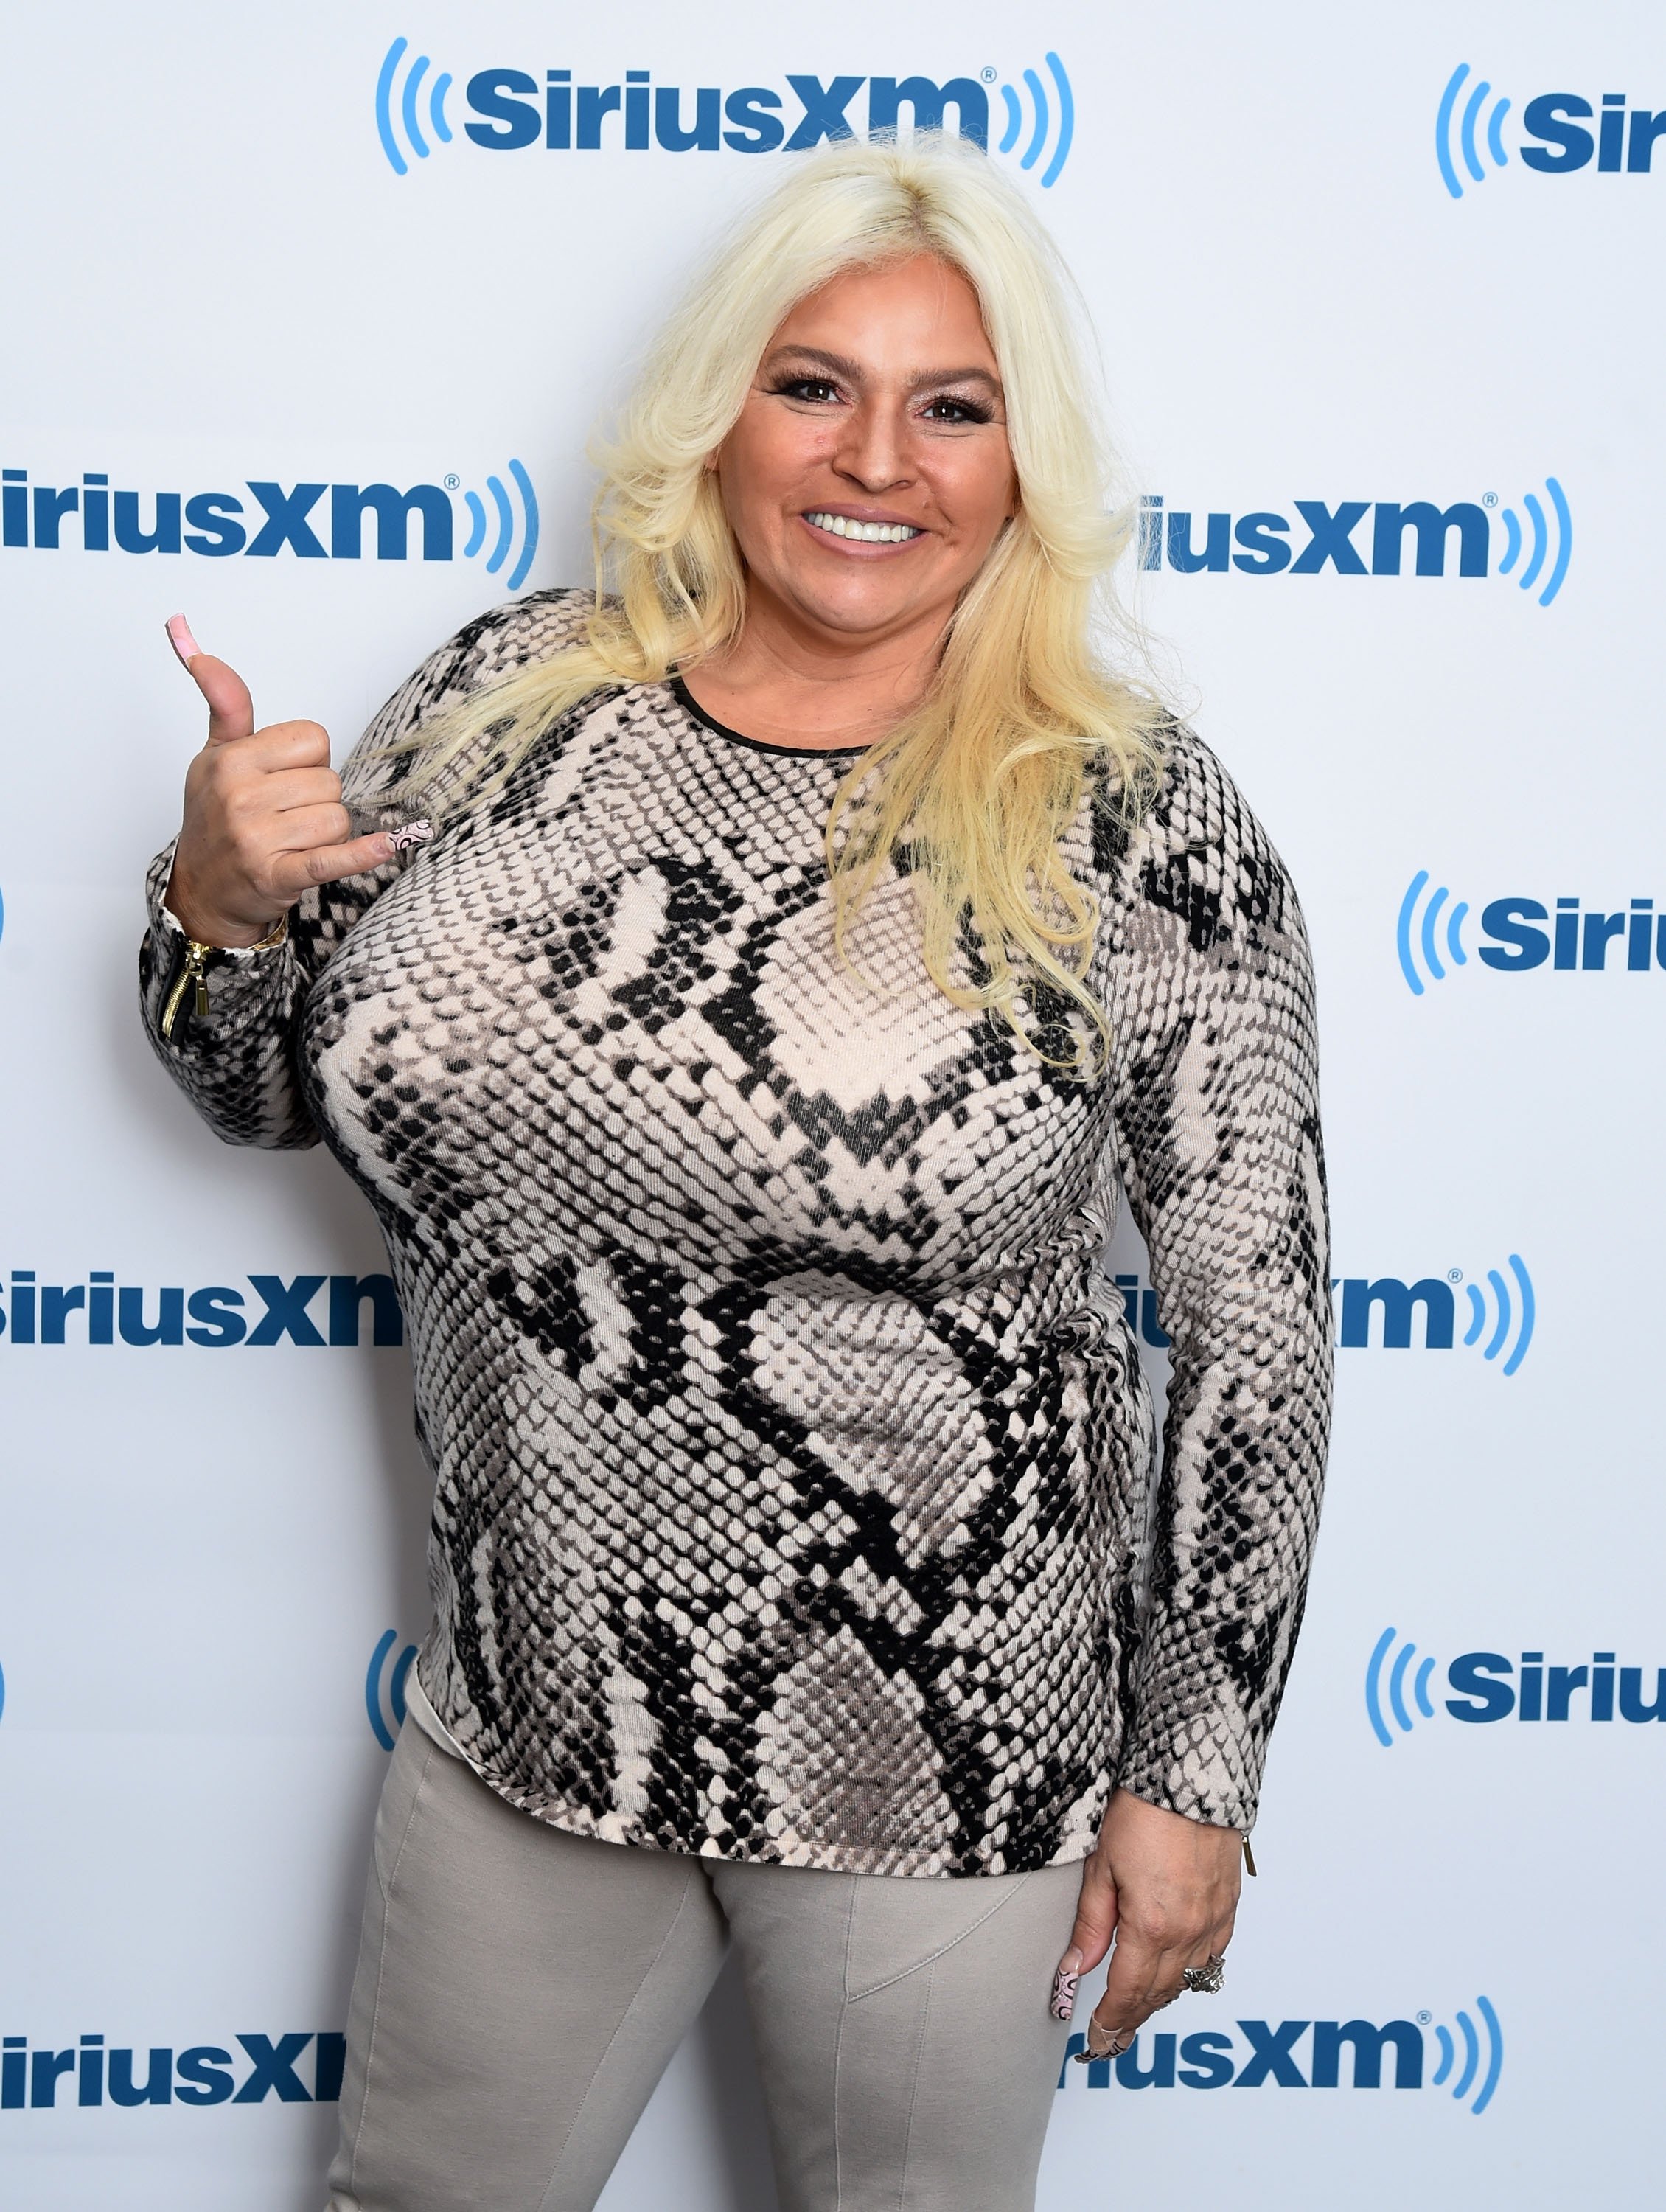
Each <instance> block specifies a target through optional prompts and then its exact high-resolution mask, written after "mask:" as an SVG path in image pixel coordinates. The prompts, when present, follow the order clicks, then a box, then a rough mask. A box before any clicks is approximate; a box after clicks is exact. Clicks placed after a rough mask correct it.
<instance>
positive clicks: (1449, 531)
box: [1140, 477, 1573, 607]
mask: <svg viewBox="0 0 1666 2212" xmlns="http://www.w3.org/2000/svg"><path fill="white" fill-rule="evenodd" d="M1545 491H1546V494H1547V495H1548V499H1549V501H1550V513H1548V515H1547V513H1546V512H1545V507H1544V502H1543V501H1542V500H1541V499H1540V497H1539V495H1538V494H1537V493H1536V492H1529V493H1527V494H1526V495H1525V496H1524V499H1523V501H1522V512H1523V513H1524V514H1525V516H1526V518H1527V524H1526V527H1525V529H1524V527H1523V525H1522V520H1521V517H1520V516H1518V514H1517V513H1516V510H1515V509H1514V507H1500V506H1499V499H1498V494H1497V493H1496V492H1490V491H1489V492H1487V493H1486V494H1485V495H1484V496H1483V497H1482V498H1481V500H1480V501H1475V500H1469V499H1460V500H1455V501H1453V502H1452V504H1451V506H1450V507H1437V506H1436V505H1435V503H1434V501H1433V500H1427V499H1416V500H1413V501H1410V502H1409V504H1407V505H1403V506H1402V504H1401V502H1400V501H1398V500H1392V499H1378V500H1369V499H1344V500H1339V501H1337V502H1336V506H1335V507H1328V506H1327V505H1326V504H1325V502H1324V501H1323V500H1318V499H1299V500H1296V501H1293V502H1292V503H1293V506H1294V507H1295V511H1296V514H1297V516H1298V518H1299V523H1297V522H1292V520H1290V517H1289V516H1288V515H1287V514H1282V513H1273V512H1272V511H1271V510H1270V509H1269V510H1266V511H1263V510H1261V509H1257V510H1256V511H1255V512H1254V513H1249V514H1240V515H1239V516H1238V517H1237V518H1236V519H1235V520H1234V518H1233V515H1232V514H1231V513H1222V512H1221V511H1219V510H1217V511H1215V513H1209V514H1206V515H1204V516H1203V544H1201V545H1200V544H1198V543H1197V542H1196V528H1195V518H1194V516H1193V515H1192V514H1190V513H1188V512H1187V511H1186V510H1185V509H1184V508H1182V507H1173V508H1168V509H1167V510H1165V506H1164V501H1163V499H1162V496H1161V495H1160V494H1157V493H1149V494H1148V495H1147V496H1146V497H1145V498H1144V499H1142V501H1141V502H1140V566H1141V568H1169V569H1172V570H1173V571H1174V572H1175V573H1176V574H1178V575H1182V576H1195V575H1204V574H1208V575H1217V576H1225V575H1230V574H1239V575H1244V576H1281V575H1284V574H1290V575H1292V576H1318V575H1321V574H1323V573H1324V570H1325V569H1327V568H1330V569H1333V570H1334V571H1335V572H1336V574H1337V575H1339V576H1398V575H1401V574H1404V573H1405V568H1406V561H1407V556H1408V552H1409V554H1410V557H1411V572H1412V574H1414V575H1418V576H1445V575H1446V574H1448V573H1452V574H1457V575H1459V576H1486V575H1489V574H1496V575H1499V576H1508V577H1510V578H1512V580H1513V581H1514V583H1515V584H1516V586H1517V587H1518V589H1519V590H1521V591H1524V592H1529V591H1531V590H1532V588H1533V586H1535V585H1536V584H1540V582H1541V579H1542V585H1541V588H1540V591H1539V605H1541V606H1542V607H1548V605H1550V603H1551V601H1552V600H1553V599H1554V598H1555V596H1556V594H1557V592H1560V590H1561V588H1562V584H1563V580H1565V578H1566V575H1567V567H1568V562H1569V561H1570V559H1571V558H1572V552H1573V517H1572V512H1571V510H1570V509H1569V507H1568V503H1567V495H1566V493H1565V492H1564V491H1563V489H1562V487H1561V485H1560V483H1558V482H1557V481H1556V479H1555V477H1546V478H1545ZM1367 515H1370V517H1371V518H1372V520H1371V527H1370V532H1369V536H1368V541H1366V542H1361V541H1360V540H1357V539H1356V536H1355V533H1356V532H1358V531H1359V530H1360V526H1361V525H1362V524H1363V523H1364V521H1365V519H1366V516H1367ZM1495 525H1496V526H1497V527H1496V529H1495V528H1494V526H1495ZM1298 526H1299V527H1300V528H1301V529H1302V530H1304V531H1305V532H1306V538H1304V539H1302V540H1301V541H1300V542H1299V543H1298V542H1297V539H1296V537H1295V534H1294V533H1295V532H1296V530H1297V528H1298ZM1408 534H1409V536H1410V539H1411V544H1410V546H1409V547H1408V544H1407V537H1408ZM1495 538H1497V539H1501V541H1502V550H1501V552H1500V553H1499V558H1498V559H1497V561H1496V562H1495V561H1494V560H1493V550H1494V540H1495ZM1454 540H1456V545H1457V566H1456V568H1455V569H1454V570H1452V571H1451V572H1449V570H1448V568H1447V560H1448V556H1449V554H1450V553H1451V550H1452V546H1453V542H1454ZM1234 546H1236V547H1237V548H1238V550H1237V551H1236V552H1234V551H1233V547H1234ZM1524 549H1525V557H1524ZM1367 553H1368V554H1369V559H1367V557H1366V556H1367ZM1547 562H1548V564H1549V567H1548V573H1547V570H1546V563H1547Z"/></svg>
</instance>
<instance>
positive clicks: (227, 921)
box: [165, 653, 394, 945]
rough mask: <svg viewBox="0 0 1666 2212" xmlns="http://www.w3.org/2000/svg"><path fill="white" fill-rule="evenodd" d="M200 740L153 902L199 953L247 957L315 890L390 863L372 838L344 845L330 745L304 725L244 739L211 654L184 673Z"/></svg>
mask: <svg viewBox="0 0 1666 2212" xmlns="http://www.w3.org/2000/svg"><path fill="white" fill-rule="evenodd" d="M185 665H186V666H187V668H188V669H189V670H190V671H191V681H192V682H193V683H194V684H196V686H197V690H199V691H200V692H201V693H202V695H203V698H204V699H206V700H207V702H208V705H209V738H208V743H207V744H205V745H204V746H203V750H202V751H201V752H200V753H198V754H197V757H196V758H195V760H193V761H192V763H191V766H190V768H189V769H187V770H186V772H185V823H184V826H183V828H182V829H181V830H180V832H179V844H178V845H177V846H176V848H174V855H173V875H172V876H171V878H169V881H168V888H167V898H166V901H165V903H166V904H167V908H168V909H169V911H170V912H171V913H172V914H173V915H174V917H175V919H176V920H177V921H179V924H180V926H181V927H182V928H183V929H184V930H185V933H186V935H187V936H188V937H194V938H195V939H197V941H198V943H199V944H203V945H253V944H256V943H257V942H258V940H259V939H261V938H263V937H264V936H265V935H266V934H267V933H268V932H269V931H270V929H271V928H272V927H273V926H274V924H275V923H276V921H277V920H278V918H279V916H280V915H282V914H283V913H285V912H286V911H287V910H288V908H290V907H292V906H293V905H294V902H295V901H296V900H297V899H298V898H299V897H300V895H301V893H302V892H303V891H304V890H310V889H311V888H312V885H313V884H328V883H334V882H335V881H336V878H338V877H341V876H356V875H361V874H362V873H363V872H365V871H366V870H367V869H368V868H374V867H378V866H380V865H381V863H382V862H383V861H384V860H391V858H392V856H393V852H394V844H393V840H392V838H391V837H390V836H386V835H385V834H383V833H382V832H380V831H378V832H376V833H374V834H373V835H372V836H367V837H354V838H349V837H348V829H350V828H351V826H352V825H351V823H350V821H349V819H348V811H347V809H346V808H345V807H344V806H343V805H342V780H341V778H340V776H338V775H336V771H335V769H332V768H331V767H330V734H329V732H328V731H326V730H324V729H321V728H320V727H319V726H318V723H316V722H273V723H270V724H269V725H268V726H267V727H266V728H265V729H264V730H257V729H256V727H255V715H254V704H253V702H252V701H251V699H250V696H249V689H248V686H247V684H245V683H244V681H243V678H241V677H240V676H239V674H238V673H237V671H236V670H235V669H233V668H228V667H227V665H226V664H225V662H224V661H223V660H216V659H215V657H214V655H213V654H212V653H196V654H194V655H192V657H191V659H189V660H187V661H186V664H185Z"/></svg>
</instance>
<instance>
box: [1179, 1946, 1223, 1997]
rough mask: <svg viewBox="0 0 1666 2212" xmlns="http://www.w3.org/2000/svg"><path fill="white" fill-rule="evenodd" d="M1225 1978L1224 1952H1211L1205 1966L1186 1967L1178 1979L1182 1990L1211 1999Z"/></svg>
mask: <svg viewBox="0 0 1666 2212" xmlns="http://www.w3.org/2000/svg"><path fill="white" fill-rule="evenodd" d="M1226 1978H1227V1960H1226V1954H1225V1953H1224V1952H1212V1953H1211V1954H1210V1955H1209V1964H1208V1965H1207V1966H1188V1967H1187V1968H1186V1970H1185V1972H1184V1973H1183V1974H1182V1975H1181V1977H1180V1986H1181V1987H1182V1989H1185V1990H1191V1991H1192V1992H1193V1993H1194V1995H1196V1996H1200V1997H1212V1996H1215V1993H1216V1992H1217V1991H1218V1990H1219V1989H1220V1988H1221V1984H1222V1983H1223V1982H1224V1981H1225V1980H1226Z"/></svg>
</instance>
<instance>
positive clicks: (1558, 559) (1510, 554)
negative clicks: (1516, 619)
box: [1499, 477, 1573, 607]
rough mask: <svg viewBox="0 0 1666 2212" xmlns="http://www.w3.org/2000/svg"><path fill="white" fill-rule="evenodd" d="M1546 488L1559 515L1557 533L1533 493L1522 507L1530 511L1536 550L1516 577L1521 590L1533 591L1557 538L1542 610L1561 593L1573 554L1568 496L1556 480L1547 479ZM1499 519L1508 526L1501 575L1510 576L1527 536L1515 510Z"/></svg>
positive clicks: (1507, 510)
mask: <svg viewBox="0 0 1666 2212" xmlns="http://www.w3.org/2000/svg"><path fill="white" fill-rule="evenodd" d="M1544 488H1545V489H1546V491H1548V493H1549V495H1550V504H1551V507H1552V508H1553V510H1554V514H1555V527H1554V532H1553V530H1552V528H1551V526H1550V525H1549V524H1548V522H1547V521H1546V520H1545V511H1544V507H1543V504H1542V501H1540V499H1539V498H1538V495H1536V493H1534V492H1529V493H1528V494H1527V495H1526V496H1525V497H1524V499H1523V501H1522V505H1523V507H1525V508H1526V510H1527V520H1528V526H1529V527H1530V529H1531V531H1532V532H1533V550H1532V551H1531V552H1530V554H1529V555H1528V557H1527V560H1526V562H1525V564H1524V567H1523V568H1522V572H1521V574H1520V575H1519V576H1518V577H1517V578H1516V584H1517V588H1518V590H1520V591H1524V592H1530V591H1531V590H1532V588H1533V586H1534V585H1535V584H1536V583H1537V582H1538V580H1539V575H1540V572H1541V570H1542V568H1543V567H1544V564H1545V559H1546V556H1547V555H1548V554H1549V553H1550V547H1551V543H1552V539H1553V537H1554V543H1555V549H1556V550H1555V552H1554V555H1553V556H1551V560H1550V574H1549V576H1548V579H1547V580H1546V583H1545V587H1544V589H1543V591H1542V592H1540V594H1539V605H1541V606H1542V607H1548V605H1550V602H1551V601H1552V600H1553V599H1554V598H1555V596H1556V594H1557V592H1560V590H1561V588H1562V579H1563V577H1564V576H1566V574H1567V564H1568V561H1569V559H1570V558H1571V556H1572V552H1573V517H1572V514H1571V513H1569V511H1568V504H1567V495H1566V492H1564V491H1563V489H1562V487H1561V486H1560V484H1559V483H1557V481H1556V479H1555V477H1546V478H1545V480H1544ZM1499 521H1500V522H1502V523H1503V525H1504V558H1503V559H1502V560H1501V561H1500V562H1499V575H1500V576H1507V575H1509V574H1511V573H1512V570H1513V569H1514V568H1515V565H1516V562H1517V558H1518V556H1519V554H1520V552H1521V550H1522V546H1523V544H1524V532H1523V530H1522V526H1521V524H1520V523H1519V522H1518V520H1517V519H1516V511H1515V509H1514V507H1502V508H1500V509H1499Z"/></svg>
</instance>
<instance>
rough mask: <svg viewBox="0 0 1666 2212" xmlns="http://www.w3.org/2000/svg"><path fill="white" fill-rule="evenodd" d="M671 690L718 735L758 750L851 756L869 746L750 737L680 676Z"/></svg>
mask: <svg viewBox="0 0 1666 2212" xmlns="http://www.w3.org/2000/svg"><path fill="white" fill-rule="evenodd" d="M670 691H671V696H672V697H673V698H674V699H675V701H676V702H677V704H678V706H680V707H681V708H682V709H683V710H684V712H685V713H687V714H692V715H693V717H694V720H695V721H697V722H698V723H699V724H700V727H701V728H702V729H706V730H710V731H711V732H712V735H713V736H714V737H718V738H728V739H729V741H730V744H736V745H749V746H750V747H751V749H752V750H753V751H754V753H784V754H785V756H786V757H787V758H788V759H789V760H847V759H849V758H850V757H851V755H852V754H853V753H865V752H866V751H867V750H868V748H867V746H866V745H772V744H769V743H767V741H766V739H764V738H748V737H746V736H745V735H743V734H742V732H741V731H739V730H731V729H730V726H729V725H728V724H727V722H719V721H717V720H714V719H713V717H712V715H710V714H707V713H706V709H705V708H704V707H702V706H701V705H700V702H699V701H698V700H697V699H696V698H695V697H694V694H693V693H692V692H691V691H690V690H689V689H688V685H687V684H685V683H684V682H683V680H682V678H681V677H680V676H673V677H672V678H670Z"/></svg>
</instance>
